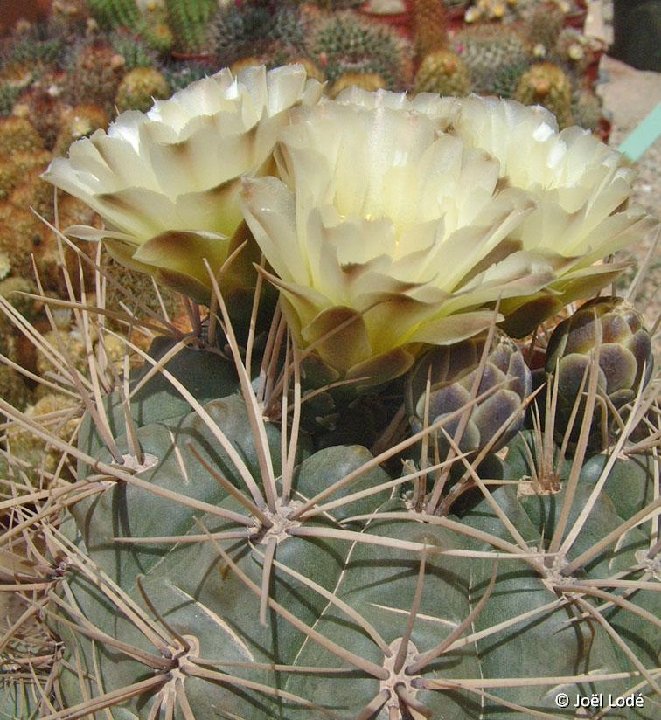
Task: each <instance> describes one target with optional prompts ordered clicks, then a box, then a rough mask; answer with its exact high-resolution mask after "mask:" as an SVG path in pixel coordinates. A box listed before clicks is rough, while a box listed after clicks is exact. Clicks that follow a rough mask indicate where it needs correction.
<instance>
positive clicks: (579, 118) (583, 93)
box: [571, 88, 604, 132]
mask: <svg viewBox="0 0 661 720" xmlns="http://www.w3.org/2000/svg"><path fill="white" fill-rule="evenodd" d="M571 114H572V117H573V118H574V122H575V123H576V124H577V125H578V126H579V127H583V128H587V129H588V130H592V131H593V132H594V131H596V130H598V129H599V125H600V123H601V120H602V118H603V117H604V108H603V103H602V100H601V98H600V97H599V95H597V93H596V92H594V90H589V89H587V88H582V89H579V90H578V91H574V93H573V94H572V106H571Z"/></svg>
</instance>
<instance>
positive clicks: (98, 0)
mask: <svg viewBox="0 0 661 720" xmlns="http://www.w3.org/2000/svg"><path fill="white" fill-rule="evenodd" d="M87 6H88V8H89V11H90V13H91V15H92V17H93V18H94V19H95V20H96V21H97V22H98V23H99V25H100V26H101V27H102V28H104V29H106V30H115V29H117V28H130V29H135V28H136V27H137V26H138V23H139V22H140V11H139V10H138V6H137V4H136V2H135V0H87Z"/></svg>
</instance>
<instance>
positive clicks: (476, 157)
mask: <svg viewBox="0 0 661 720" xmlns="http://www.w3.org/2000/svg"><path fill="white" fill-rule="evenodd" d="M45 177H46V178H47V179H48V180H49V181H50V182H51V183H53V184H54V185H56V186H57V187H59V188H61V189H63V190H65V191H67V192H69V193H71V194H73V195H75V196H77V197H78V198H81V199H82V200H84V201H85V202H86V203H87V204H89V206H90V207H92V208H93V209H94V210H96V211H97V212H98V213H99V214H100V215H101V217H102V218H103V220H104V221H105V223H106V227H105V229H104V230H101V231H98V230H94V229H93V228H88V227H80V226H78V227H74V228H69V229H68V232H69V233H70V234H71V235H72V236H77V237H85V238H88V239H102V240H103V241H104V242H105V243H106V245H107V248H108V250H109V251H110V252H111V253H112V254H113V255H114V256H115V257H116V258H117V259H119V260H120V261H121V262H123V263H125V264H126V265H128V266H130V267H133V268H137V269H140V270H143V271H146V272H150V273H152V274H153V275H155V276H156V277H157V279H159V280H160V281H162V282H164V283H167V284H169V285H170V286H173V287H175V288H177V289H180V290H182V291H183V292H185V293H187V294H189V295H190V296H191V297H193V298H194V299H195V300H197V301H198V302H201V303H205V302H208V301H209V298H210V292H211V287H212V284H211V279H210V277H209V272H208V267H210V268H211V269H212V270H213V271H214V272H215V271H219V269H220V268H221V267H222V266H223V264H224V263H225V261H226V260H227V258H228V255H229V254H231V253H233V250H234V249H235V248H236V247H237V238H240V240H241V242H243V241H244V240H245V239H246V237H248V242H250V243H256V244H257V246H258V248H259V250H260V251H261V253H262V254H263V256H264V258H265V260H266V263H267V265H266V268H265V269H263V270H262V272H264V273H265V274H266V275H267V276H268V278H269V279H270V280H271V282H272V283H273V284H274V285H275V286H276V287H277V288H278V289H279V292H280V299H281V303H282V307H283V311H284V313H285V315H286V317H287V320H288V323H289V326H290V329H291V331H292V333H293V336H294V338H295V339H296V341H297V342H298V344H299V346H300V347H303V348H313V349H314V350H315V351H316V353H317V354H318V355H319V356H320V357H321V358H322V359H323V360H324V362H325V363H326V364H327V365H328V366H330V367H331V368H333V369H335V370H336V371H337V373H338V375H340V376H343V377H347V378H351V377H370V378H373V379H374V380H375V381H377V382H383V381H385V380H388V379H390V378H392V377H396V376H398V375H401V374H402V373H404V372H406V371H407V370H408V369H409V368H410V367H411V365H412V363H413V361H414V359H415V357H416V356H417V355H418V354H419V352H420V349H421V348H423V347H424V346H428V345H429V344H432V345H443V344H449V343H454V342H459V341H461V340H463V339H465V338H468V337H471V336H474V335H476V334H477V333H480V332H481V331H483V330H484V329H485V328H487V327H488V326H489V325H490V323H492V322H493V318H494V312H495V311H496V312H498V313H499V314H500V318H499V319H500V320H501V321H502V322H503V323H504V326H505V328H506V329H507V331H508V332H510V333H511V334H513V335H515V336H523V335H525V334H526V333H527V332H529V331H530V330H532V329H533V328H534V326H535V325H536V324H537V323H538V322H539V321H541V320H543V319H545V318H546V317H549V316H550V315H551V314H553V313H554V312H557V310H558V309H560V308H561V307H563V306H564V305H565V304H567V303H568V302H571V301H573V300H575V299H577V298H580V297H586V296H588V295H590V294H593V293H594V292H595V291H596V290H598V289H599V288H601V287H603V286H604V285H605V284H606V283H608V282H610V281H611V280H612V279H613V277H614V275H615V274H616V273H617V272H618V271H619V270H620V269H621V268H620V267H619V266H617V265H614V264H603V263H600V262H599V261H601V260H602V259H603V258H604V257H606V256H608V255H610V254H611V253H613V252H615V251H617V250H618V249H620V248H622V247H624V246H625V245H628V244H630V243H631V242H632V241H634V240H638V239H639V238H640V237H641V235H643V234H645V233H646V232H647V231H648V230H649V229H650V228H651V225H652V223H653V221H652V220H651V218H649V217H647V216H646V215H645V214H644V212H643V211H642V210H640V209H637V208H634V207H630V206H629V204H628V198H629V195H630V193H631V180H632V171H631V169H630V168H628V167H626V166H625V165H624V164H623V162H622V161H621V158H620V156H619V155H618V154H617V153H616V152H614V151H612V150H610V149H609V148H608V147H607V146H606V145H604V144H603V143H601V142H600V141H598V140H597V139H596V138H594V137H593V136H592V135H590V134H589V133H588V132H587V131H584V130H580V129H578V128H569V129H566V130H563V131H562V132H558V129H557V125H556V123H555V120H554V118H553V117H552V116H551V115H550V114H549V113H547V112H546V111H545V110H543V109H542V108H529V107H524V106H522V105H519V104H518V103H515V102H512V101H503V100H497V99H493V98H481V97H476V96H474V97H468V98H461V99H458V98H442V97H439V96H438V95H422V94H421V95H418V96H411V97H409V96H406V95H404V94H394V93H389V92H384V91H379V92H376V93H370V92H365V91H359V90H357V89H355V88H354V89H349V90H347V91H345V92H344V93H343V94H342V95H340V96H339V97H338V98H337V99H335V100H330V99H328V98H326V97H323V96H322V86H321V85H320V84H319V83H317V82H316V81H314V80H311V79H309V78H307V77H306V74H305V71H304V69H303V68H302V67H300V66H288V67H281V68H276V69H274V70H271V71H268V72H267V70H266V69H265V68H264V67H250V68H247V69H245V70H243V71H241V72H240V73H238V75H236V76H234V75H232V74H231V73H230V72H229V71H228V70H222V71H221V72H219V73H217V74H216V75H214V76H212V77H208V78H205V79H203V80H200V81H198V82H195V83H193V84H192V85H190V86H189V87H187V88H186V89H184V90H182V91H180V92H178V93H176V94H175V95H174V96H173V97H172V98H171V99H169V100H165V101H157V102H155V103H154V106H153V107H152V109H151V110H150V111H149V112H148V113H147V114H143V113H138V112H126V113H123V114H121V115H119V116H118V118H117V119H116V121H115V122H114V123H113V124H112V125H111V127H110V128H109V130H108V132H107V133H106V132H105V131H102V130H98V131H96V132H95V133H94V134H93V135H92V136H91V137H89V138H85V139H82V140H79V141H77V142H76V143H74V144H73V145H72V146H71V149H70V152H69V156H68V158H66V159H65V158H57V159H55V160H54V161H53V163H52V164H51V166H50V168H49V169H48V171H47V172H46V173H45ZM246 227H247V228H248V229H249V231H250V232H247V230H246ZM234 255H235V254H233V257H234ZM257 257H259V252H258V254H257ZM205 261H206V262H205ZM206 263H208V266H207V264H206ZM223 272H225V274H224V276H223V282H221V290H222V291H223V292H225V291H228V292H229V291H230V290H231V287H229V284H231V283H232V282H236V281H237V279H236V276H237V273H227V272H226V268H225V270H224V271H223ZM243 281H244V282H245V278H243ZM223 283H224V284H223Z"/></svg>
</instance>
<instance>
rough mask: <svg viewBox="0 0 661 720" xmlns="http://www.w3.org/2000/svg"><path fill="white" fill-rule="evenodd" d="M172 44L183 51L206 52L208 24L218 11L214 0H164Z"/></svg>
mask: <svg viewBox="0 0 661 720" xmlns="http://www.w3.org/2000/svg"><path fill="white" fill-rule="evenodd" d="M165 8H166V11H167V17H168V24H169V26H170V28H171V29H172V32H173V34H174V44H175V46H176V48H177V49H178V50H181V51H183V52H192V53H195V52H205V51H206V52H208V51H209V47H208V38H207V36H208V26H209V22H210V21H211V18H212V17H213V15H214V13H216V12H217V11H218V3H217V2H216V1H215V0H166V2H165Z"/></svg>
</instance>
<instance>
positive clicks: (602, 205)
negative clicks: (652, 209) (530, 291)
mask: <svg viewBox="0 0 661 720" xmlns="http://www.w3.org/2000/svg"><path fill="white" fill-rule="evenodd" d="M452 131H453V132H455V133H457V135H458V136H459V137H461V138H462V139H463V140H464V141H465V142H467V143H468V144H469V145H470V146H472V147H474V148H476V149H478V148H479V149H482V150H485V151H486V152H487V153H489V154H490V155H492V156H493V157H495V158H496V159H497V160H498V161H499V162H500V168H501V169H500V176H501V178H502V180H503V182H505V181H506V182H507V184H508V185H510V186H511V187H514V188H520V189H522V190H524V191H525V192H526V193H527V194H528V195H529V196H530V197H531V199H532V200H534V202H535V204H536V209H535V210H534V211H533V212H531V213H530V214H529V215H528V216H527V217H526V218H525V219H524V220H523V222H522V223H521V224H520V225H519V226H518V227H517V228H516V229H515V230H514V231H513V232H512V234H511V236H510V239H511V240H512V241H513V242H515V243H516V244H518V245H519V246H520V248H521V249H522V250H525V251H530V252H537V253H542V254H545V255H546V256H547V257H548V258H549V261H551V262H553V263H554V265H555V266H556V279H555V280H554V281H553V282H552V283H551V284H550V285H549V286H548V287H547V288H544V289H543V290H541V291H540V292H539V293H536V294H534V295H533V296H530V297H520V298H516V299H510V300H505V301H503V304H502V310H503V312H504V313H505V314H507V315H510V316H511V317H510V318H509V320H508V324H507V325H506V327H507V329H508V330H509V331H510V332H516V333H517V334H521V335H523V334H526V333H527V332H529V331H530V330H532V329H533V328H534V326H535V324H536V323H537V322H539V321H541V320H543V319H545V318H546V317H548V316H549V315H550V314H552V313H554V312H556V311H557V310H559V309H560V308H561V307H564V306H565V305H566V304H567V303H569V302H572V301H573V300H576V299H578V298H582V297H587V296H589V295H591V294H593V293H595V292H596V291H597V290H599V289H600V288H601V287H603V286H604V285H606V284H607V283H609V282H610V281H611V280H612V279H613V278H614V277H615V276H616V275H617V274H619V272H621V270H622V266H621V265H618V264H606V265H605V264H595V263H597V261H600V260H603V259H604V258H606V257H607V256H609V255H611V254H612V253H615V252H616V251H618V250H620V249H622V248H624V247H626V246H629V245H631V244H633V243H634V242H637V241H638V240H640V239H641V238H643V237H644V236H646V235H647V234H648V233H650V232H653V231H655V229H658V223H657V221H655V220H654V219H653V218H652V217H650V216H648V215H646V213H645V212H644V211H643V210H642V208H638V207H634V206H630V204H629V198H630V196H631V192H632V181H633V179H634V175H635V173H634V171H633V169H632V168H631V167H629V166H628V165H627V164H626V162H625V160H624V158H623V157H622V156H621V155H620V154H619V153H618V152H616V151H614V150H612V149H611V148H609V147H608V146H607V145H605V144H604V143H602V142H601V141H600V140H598V139H597V138H596V137H594V136H593V135H592V134H591V133H590V132H589V131H588V130H583V129H581V128H578V127H572V128H567V129H565V130H562V131H561V132H558V127H557V124H556V121H555V118H554V117H553V115H551V113H549V112H548V111H546V110H545V109H543V108H541V107H534V108H531V107H524V106H523V105H521V104H519V103H517V102H515V101H503V100H496V99H494V98H481V97H477V96H473V97H470V98H464V99H462V100H461V101H460V109H459V110H458V112H456V113H455V115H454V118H453V127H452ZM517 309H518V312H516V315H514V313H515V310H517Z"/></svg>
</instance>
